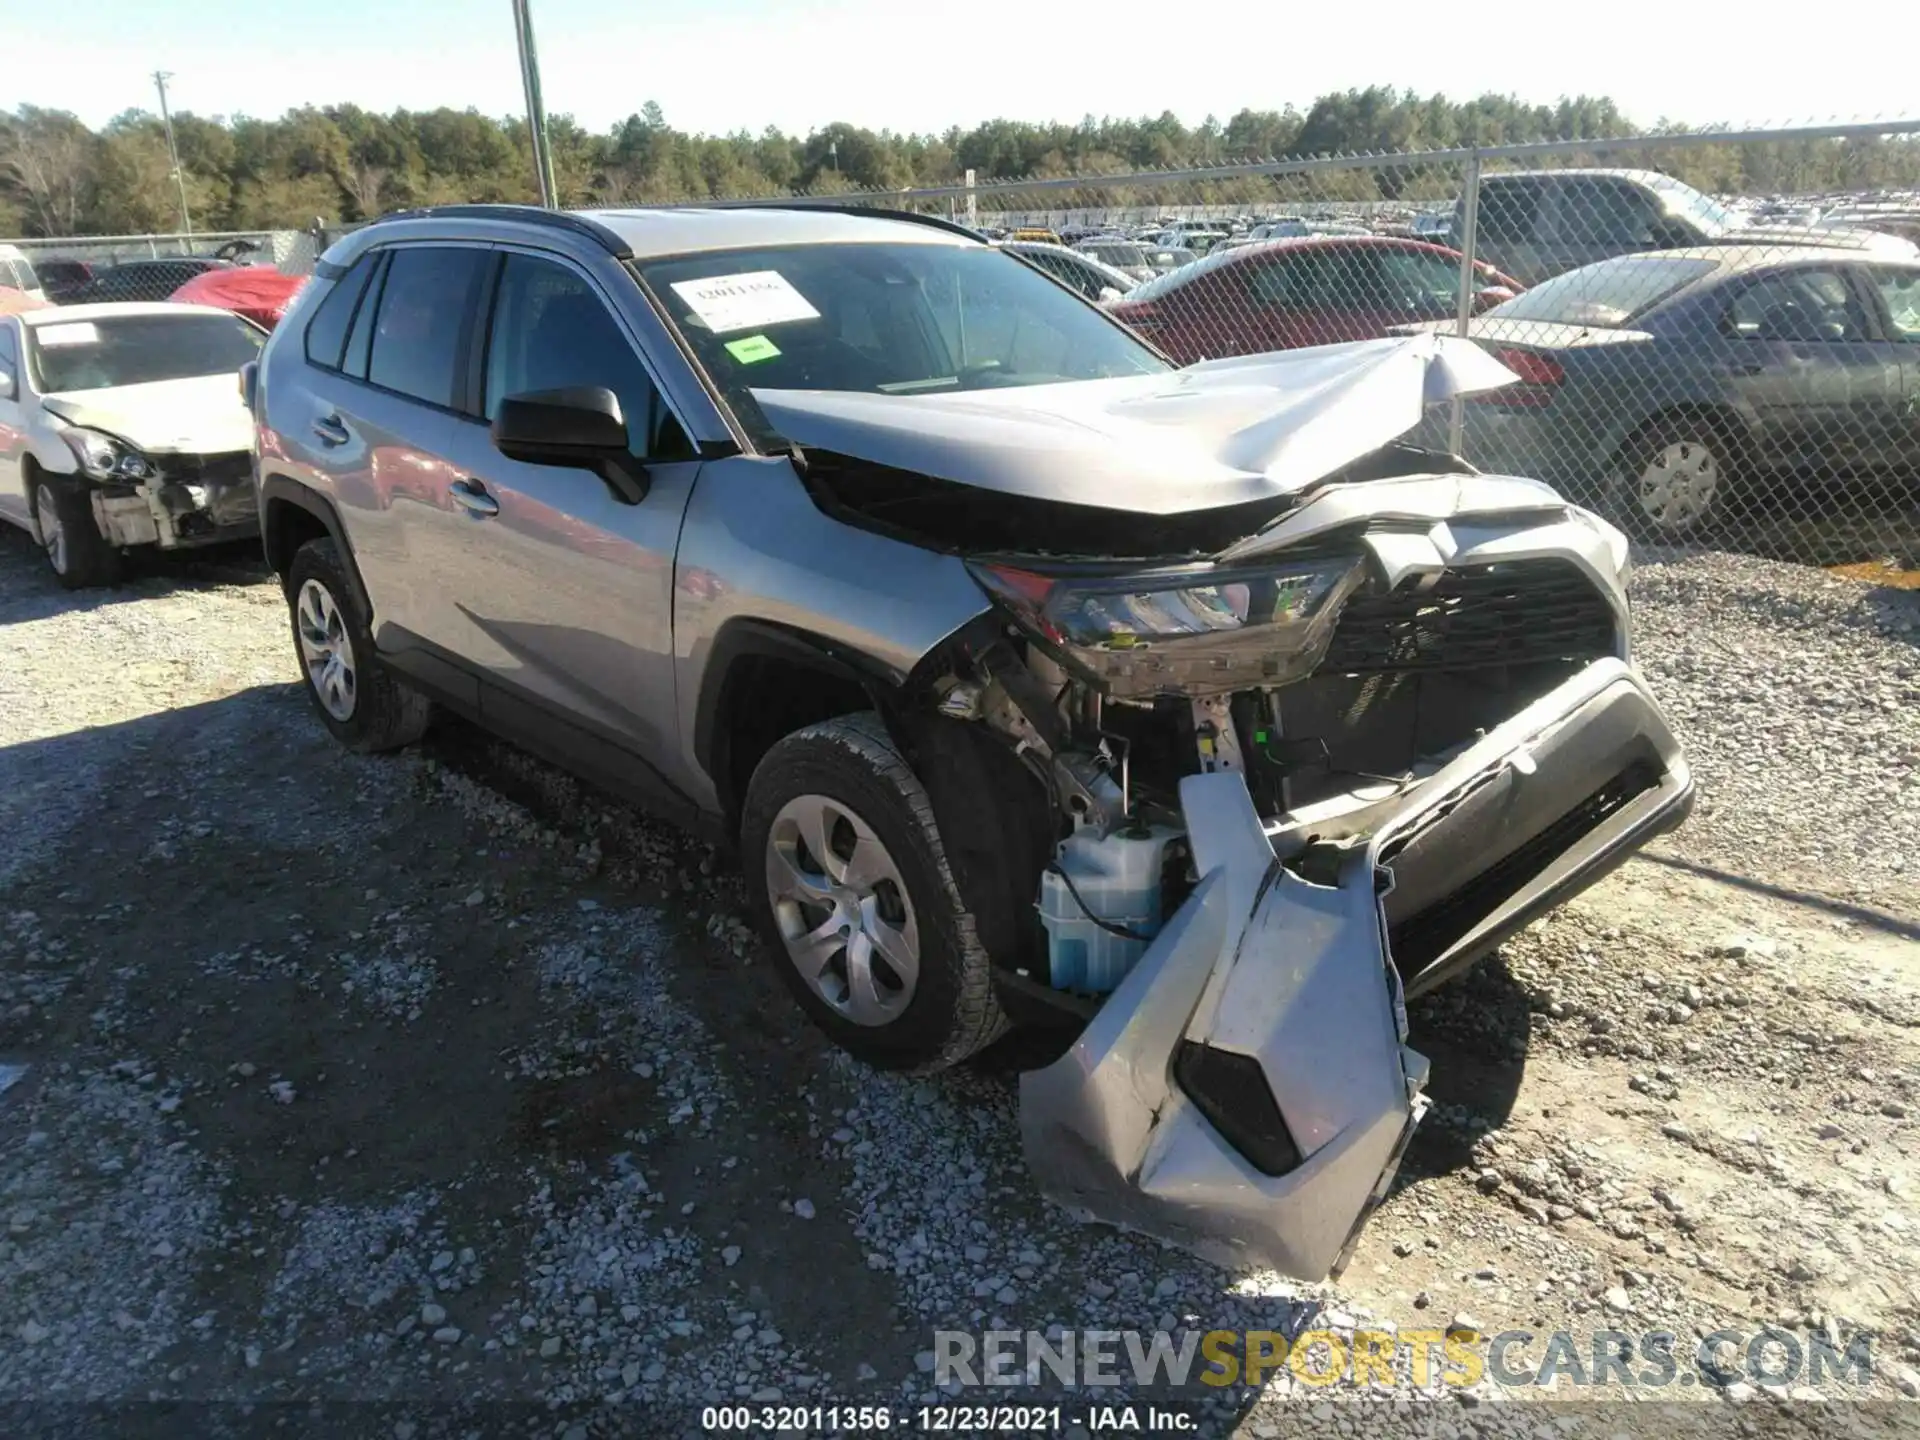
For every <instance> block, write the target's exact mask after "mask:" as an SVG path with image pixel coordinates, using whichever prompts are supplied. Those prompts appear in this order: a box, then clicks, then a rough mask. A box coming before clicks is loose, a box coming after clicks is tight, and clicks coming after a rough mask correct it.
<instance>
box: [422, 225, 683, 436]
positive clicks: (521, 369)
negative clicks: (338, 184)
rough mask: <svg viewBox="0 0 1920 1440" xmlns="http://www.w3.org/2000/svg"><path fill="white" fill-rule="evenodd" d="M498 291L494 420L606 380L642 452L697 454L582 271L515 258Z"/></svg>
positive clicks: (490, 409)
mask: <svg viewBox="0 0 1920 1440" xmlns="http://www.w3.org/2000/svg"><path fill="white" fill-rule="evenodd" d="M387 283H388V285H389V286H391V285H392V283H393V282H392V281H391V280H389V281H388V282H387ZM495 296H496V298H495V301H494V309H493V325H492V329H491V332H490V334H489V336H488V341H487V372H486V376H487V378H486V418H487V419H489V420H491V419H492V418H493V417H494V415H495V414H497V413H498V411H499V408H500V402H501V400H502V399H504V398H505V397H507V396H509V395H523V394H527V393H529V392H532V391H539V390H566V389H571V388H573V387H575V386H586V385H604V386H605V387H606V388H607V389H609V390H611V391H613V393H614V394H615V395H616V396H618V397H619V400H620V410H621V413H622V414H624V415H625V416H626V419H627V443H628V444H629V445H630V446H631V447H632V449H633V453H634V454H635V455H638V456H640V457H642V458H643V459H656V460H674V459H684V458H686V457H688V456H690V455H691V454H692V453H693V450H692V446H691V445H689V444H688V442H687V438H686V435H685V433H684V432H683V431H682V430H681V428H680V424H679V422H678V421H677V420H675V419H674V417H673V412H672V411H670V410H668V409H667V407H666V403H665V401H663V400H662V399H661V397H660V392H659V390H658V389H657V388H656V387H655V385H654V383H653V378H652V377H651V376H650V375H649V374H648V373H647V368H646V366H645V365H644V364H643V363H642V362H641V360H640V355H639V353H638V352H637V351H636V350H635V349H634V347H633V342H632V341H631V340H629V339H628V338H627V335H626V332H625V331H624V330H622V329H621V328H620V325H619V322H618V321H616V320H615V319H614V318H613V314H612V312H611V311H609V310H608V309H607V304H606V301H604V300H603V299H601V298H600V295H599V293H598V292H597V291H595V290H594V288H593V287H592V286H591V285H589V284H588V283H587V281H586V280H585V279H584V278H583V277H582V276H580V275H578V274H576V273H575V272H574V271H572V270H569V269H568V268H567V267H565V266H564V265H556V264H554V263H553V262H552V261H549V260H538V259H535V258H533V257H532V256H528V255H509V256H508V257H507V262H506V265H505V266H504V267H503V268H502V270H501V272H500V284H499V289H498V290H497V291H496V292H495Z"/></svg>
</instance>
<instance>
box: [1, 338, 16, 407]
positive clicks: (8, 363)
mask: <svg viewBox="0 0 1920 1440" xmlns="http://www.w3.org/2000/svg"><path fill="white" fill-rule="evenodd" d="M0 372H5V378H4V379H0V400H16V399H18V398H19V396H20V351H19V349H18V347H17V346H16V345H15V344H14V339H13V326H11V325H8V324H6V323H4V322H0Z"/></svg>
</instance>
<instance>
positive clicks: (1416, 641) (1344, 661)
mask: <svg viewBox="0 0 1920 1440" xmlns="http://www.w3.org/2000/svg"><path fill="white" fill-rule="evenodd" d="M1419 584H1420V577H1418V576H1410V577H1408V579H1407V580H1405V581H1403V582H1402V583H1401V585H1400V586H1399V587H1398V588H1397V589H1395V590H1393V591H1392V592H1391V593H1389V594H1386V595H1361V596H1356V597H1354V598H1353V599H1352V600H1350V601H1348V602H1347V608H1346V609H1345V610H1344V611H1342V612H1341V615H1340V621H1339V624H1338V625H1336V626H1335V627H1334V632H1333V639H1332V641H1331V643H1330V644H1329V645H1328V647H1327V654H1326V658H1325V659H1324V660H1322V661H1321V662H1320V667H1319V673H1320V674H1323V675H1325V674H1335V675H1366V674H1373V673H1377V672H1380V671H1397V670H1471V669H1477V668H1479V667H1482V666H1490V665H1523V664H1527V663H1529V662H1532V661H1541V660H1596V659H1599V658H1600V657H1601V656H1604V655H1611V654H1613V653H1614V616H1613V610H1612V607H1611V606H1609V605H1608V603H1607V599H1606V596H1604V595H1603V594H1601V593H1600V591H1599V590H1598V589H1597V588H1596V587H1595V586H1594V584H1593V582H1592V581H1591V580H1589V579H1588V578H1587V577H1586V576H1585V575H1583V574H1582V573H1581V572H1580V571H1579V569H1577V568H1576V567H1575V566H1574V565H1572V564H1571V563H1569V562H1567V561H1564V560H1524V561H1514V562H1511V563H1507V564H1497V565H1473V566H1464V567H1462V568H1460V569H1457V570H1448V571H1447V572H1445V573H1444V574H1443V575H1441V577H1440V578H1439V580H1438V581H1436V582H1435V583H1434V585H1433V586H1432V588H1431V589H1426V590H1422V589H1420V588H1419Z"/></svg>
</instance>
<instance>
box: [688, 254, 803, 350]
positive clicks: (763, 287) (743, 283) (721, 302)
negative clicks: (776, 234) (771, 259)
mask: <svg viewBox="0 0 1920 1440" xmlns="http://www.w3.org/2000/svg"><path fill="white" fill-rule="evenodd" d="M673 293H674V294H676V295H678V296H679V297H680V298H681V299H682V300H684V301H685V302H686V303H687V304H688V305H689V306H690V307H691V308H692V310H693V313H694V315H695V316H696V317H698V319H699V320H700V322H701V323H702V324H703V325H705V326H706V327H707V328H708V329H709V330H711V331H713V333H714V334H716V335H725V334H726V333H727V332H729V331H731V330H757V329H759V328H760V327H761V326H763V325H778V324H780V323H781V322H782V321H785V320H818V319H819V318H820V312H819V311H818V310H816V309H814V308H813V306H811V305H809V304H808V303H807V297H806V296H804V295H802V294H801V293H800V292H799V291H798V290H796V289H794V288H793V286H791V285H789V284H788V283H787V277H786V276H784V275H782V274H781V273H780V272H779V271H778V270H755V271H752V272H750V273H749V274H745V275H716V276H714V277H713V278H712V279H710V280H676V281H674V283H673Z"/></svg>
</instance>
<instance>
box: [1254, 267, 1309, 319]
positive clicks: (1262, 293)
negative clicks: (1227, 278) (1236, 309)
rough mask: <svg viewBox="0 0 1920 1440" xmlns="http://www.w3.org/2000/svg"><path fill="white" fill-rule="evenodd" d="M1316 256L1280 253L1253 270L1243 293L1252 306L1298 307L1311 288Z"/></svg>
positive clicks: (1278, 308) (1289, 308)
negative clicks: (1249, 298)
mask: <svg viewBox="0 0 1920 1440" xmlns="http://www.w3.org/2000/svg"><path fill="white" fill-rule="evenodd" d="M1319 261H1320V257H1319V256H1318V255H1313V254H1307V255H1293V256H1282V257H1280V258H1278V259H1274V260H1269V261H1268V262H1267V263H1266V264H1264V265H1261V266H1259V267H1258V268H1257V269H1255V270H1254V272H1253V274H1252V276H1251V277H1249V279H1248V281H1247V293H1248V295H1250V296H1251V297H1252V298H1253V303H1254V304H1256V305H1264V306H1268V307H1270V308H1272V309H1276V310H1298V309H1299V308H1300V307H1301V306H1303V305H1305V304H1306V303H1307V297H1308V295H1309V294H1311V293H1312V291H1313V289H1314V288H1315V276H1316V274H1317V272H1318V268H1319Z"/></svg>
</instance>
